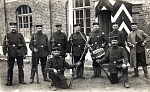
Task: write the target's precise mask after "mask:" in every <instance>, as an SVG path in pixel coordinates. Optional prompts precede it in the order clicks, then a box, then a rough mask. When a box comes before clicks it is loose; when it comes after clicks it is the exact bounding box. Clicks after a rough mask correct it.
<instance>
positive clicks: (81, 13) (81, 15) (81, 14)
mask: <svg viewBox="0 0 150 92" xmlns="http://www.w3.org/2000/svg"><path fill="white" fill-rule="evenodd" d="M80 18H83V10H80Z"/></svg>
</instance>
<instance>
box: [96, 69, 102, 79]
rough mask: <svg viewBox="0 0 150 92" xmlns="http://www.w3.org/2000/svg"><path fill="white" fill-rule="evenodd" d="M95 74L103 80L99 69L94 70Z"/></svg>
mask: <svg viewBox="0 0 150 92" xmlns="http://www.w3.org/2000/svg"><path fill="white" fill-rule="evenodd" d="M96 73H97V77H100V78H103V76H102V75H101V67H97V68H96Z"/></svg>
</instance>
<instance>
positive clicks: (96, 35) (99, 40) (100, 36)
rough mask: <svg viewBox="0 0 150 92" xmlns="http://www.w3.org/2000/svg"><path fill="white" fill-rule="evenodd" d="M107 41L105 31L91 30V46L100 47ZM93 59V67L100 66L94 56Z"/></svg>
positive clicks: (94, 48) (93, 47)
mask: <svg viewBox="0 0 150 92" xmlns="http://www.w3.org/2000/svg"><path fill="white" fill-rule="evenodd" d="M105 43H106V37H105V34H104V33H103V32H99V31H93V32H91V34H90V40H89V45H90V46H91V48H92V49H93V50H96V49H98V48H100V47H101V46H102V44H105ZM103 48H104V47H103ZM92 60H93V67H100V66H99V64H98V63H97V62H96V60H95V59H94V58H92Z"/></svg>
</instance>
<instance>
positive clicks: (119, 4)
mask: <svg viewBox="0 0 150 92" xmlns="http://www.w3.org/2000/svg"><path fill="white" fill-rule="evenodd" d="M95 4H96V5H95V7H96V8H95V9H96V16H97V18H96V19H98V12H99V11H103V10H108V11H111V22H118V23H119V31H123V32H124V34H125V38H126V40H127V35H128V33H129V32H130V30H131V27H130V26H131V22H132V4H131V3H129V2H126V1H114V0H100V1H97V2H95ZM127 49H128V48H127Z"/></svg>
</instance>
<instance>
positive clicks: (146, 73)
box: [143, 66, 150, 79]
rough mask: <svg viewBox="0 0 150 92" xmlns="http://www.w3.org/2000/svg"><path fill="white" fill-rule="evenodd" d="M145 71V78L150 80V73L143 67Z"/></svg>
mask: <svg viewBox="0 0 150 92" xmlns="http://www.w3.org/2000/svg"><path fill="white" fill-rule="evenodd" d="M143 71H144V75H145V77H146V78H147V79H150V78H149V75H148V71H147V67H146V66H145V67H143Z"/></svg>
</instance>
